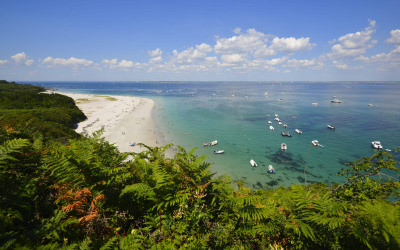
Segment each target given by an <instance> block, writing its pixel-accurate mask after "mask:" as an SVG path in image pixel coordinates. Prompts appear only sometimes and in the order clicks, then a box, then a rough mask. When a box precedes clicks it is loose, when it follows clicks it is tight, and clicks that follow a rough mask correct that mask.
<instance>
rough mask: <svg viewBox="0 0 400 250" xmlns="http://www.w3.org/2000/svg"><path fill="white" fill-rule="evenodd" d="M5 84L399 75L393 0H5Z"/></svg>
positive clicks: (1, 25)
mask: <svg viewBox="0 0 400 250" xmlns="http://www.w3.org/2000/svg"><path fill="white" fill-rule="evenodd" d="M0 10H1V11H0V13H1V14H0V32H1V36H0V79H4V80H9V81H400V1H399V0H379V1H378V0H373V1H371V0H363V1H358V0H355V1H349V0H346V1H343V0H334V1H333V0H322V1H321V0H318V1H298V0H297V1H291V0H287V1H285V0H283V1H282V0H274V1H271V0H246V1H244V0H230V1H225V0H213V1H209V0H202V1H197V0H193V1H189V0H169V1H165V0H163V1H161V0H157V1H155V0H146V1H135V0H130V1H128V0H125V1H124V0H113V1H111V0H110V1H104V0H96V1H94V0H57V1H54V0H49V1H44V0H43V1H42V0H36V1H31V0H19V1H12V0H2V1H1V2H0Z"/></svg>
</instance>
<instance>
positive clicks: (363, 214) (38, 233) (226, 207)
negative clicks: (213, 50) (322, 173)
mask: <svg viewBox="0 0 400 250" xmlns="http://www.w3.org/2000/svg"><path fill="white" fill-rule="evenodd" d="M38 116H39V115H38ZM50 117H51V115H50ZM20 121H21V120H18V121H17V122H20ZM52 122H54V123H55V124H59V126H65V125H61V124H64V121H62V120H52ZM16 128H22V129H23V130H24V131H25V132H21V131H19V130H17V129H16ZM26 131H29V130H28V129H27V128H26V126H25V127H24V126H22V125H21V124H20V123H16V124H15V126H13V127H10V126H1V127H0V139H1V141H0V142H1V143H0V188H1V192H0V248H6V249H7V248H10V249H11V248H24V247H25V248H29V249H36V248H38V249H55V248H71V249H77V248H79V249H148V248H153V249H177V248H185V249H225V248H228V249H283V248H288V249H342V248H344V249H368V248H371V249H378V248H379V249H398V248H400V238H399V235H400V223H399V221H400V206H399V203H398V198H399V197H398V195H397V193H396V192H397V191H398V190H399V178H398V175H396V174H397V172H398V168H397V166H398V164H399V163H398V162H396V161H394V160H393V157H392V155H390V154H387V153H378V154H375V155H373V156H371V157H365V158H363V159H361V160H357V161H356V162H355V163H350V164H349V167H348V168H347V169H345V170H342V171H341V172H340V173H339V174H342V175H345V176H346V177H347V180H348V181H347V182H346V183H344V184H342V185H334V186H326V185H324V184H321V183H314V184H311V185H308V186H303V185H292V186H291V187H288V188H283V187H280V188H276V189H271V190H257V191H252V190H251V189H250V188H249V187H246V186H244V184H243V183H241V182H238V183H235V185H234V184H233V183H232V181H231V180H230V178H229V177H227V176H221V177H218V178H212V177H213V174H212V173H210V172H209V170H208V168H209V164H208V163H206V162H204V160H205V158H203V157H197V156H196V155H195V154H194V152H195V149H193V150H191V151H189V152H187V151H186V150H185V149H184V148H182V147H179V146H178V151H177V153H176V154H175V156H174V157H173V158H167V157H166V156H165V152H166V150H167V149H168V148H169V147H171V146H172V145H168V146H165V147H154V148H151V147H147V146H146V145H140V146H141V147H145V148H146V149H147V150H146V151H144V152H142V153H120V152H119V151H118V150H117V148H116V147H115V146H114V145H111V144H109V143H108V142H106V141H105V140H104V139H103V138H102V137H101V131H99V132H98V133H95V134H94V135H93V136H91V137H89V138H86V137H80V138H73V139H70V140H68V141H67V142H66V143H61V142H59V141H58V142H56V141H54V140H50V139H49V138H48V137H46V136H47V134H46V133H41V132H33V131H31V132H29V133H28V132H26ZM44 141H47V143H44Z"/></svg>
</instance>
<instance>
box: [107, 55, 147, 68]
mask: <svg viewBox="0 0 400 250" xmlns="http://www.w3.org/2000/svg"><path fill="white" fill-rule="evenodd" d="M101 62H102V63H103V65H105V66H106V67H108V68H110V69H121V70H129V69H133V68H140V66H141V64H140V63H134V62H132V61H129V60H126V59H122V60H121V61H118V59H116V58H114V59H103V60H102V61H101Z"/></svg>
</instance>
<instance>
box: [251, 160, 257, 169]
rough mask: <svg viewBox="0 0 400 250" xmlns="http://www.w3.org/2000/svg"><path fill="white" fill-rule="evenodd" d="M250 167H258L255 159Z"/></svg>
mask: <svg viewBox="0 0 400 250" xmlns="http://www.w3.org/2000/svg"><path fill="white" fill-rule="evenodd" d="M250 165H251V166H252V167H257V163H256V162H255V161H254V160H253V159H251V160H250Z"/></svg>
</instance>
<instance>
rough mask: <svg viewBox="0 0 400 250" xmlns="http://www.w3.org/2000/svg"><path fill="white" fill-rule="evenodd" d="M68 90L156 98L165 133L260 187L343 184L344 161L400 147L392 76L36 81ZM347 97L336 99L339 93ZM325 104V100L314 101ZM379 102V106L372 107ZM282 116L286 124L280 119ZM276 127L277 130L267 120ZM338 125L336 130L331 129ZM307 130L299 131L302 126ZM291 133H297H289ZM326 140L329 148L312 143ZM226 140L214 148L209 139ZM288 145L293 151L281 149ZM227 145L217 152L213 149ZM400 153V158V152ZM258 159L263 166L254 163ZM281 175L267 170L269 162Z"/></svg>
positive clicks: (399, 87)
mask: <svg viewBox="0 0 400 250" xmlns="http://www.w3.org/2000/svg"><path fill="white" fill-rule="evenodd" d="M35 84H39V85H42V86H45V87H53V88H58V89H60V90H63V91H71V92H79V93H94V94H113V95H135V96H144V97H149V98H152V99H154V100H155V101H156V112H155V113H154V116H155V117H154V118H155V120H156V122H157V124H158V128H159V129H158V136H159V139H161V140H163V141H165V142H172V143H174V144H178V145H182V146H184V147H185V148H186V149H187V150H190V149H192V148H194V147H197V148H198V149H197V150H196V154H198V155H208V156H209V157H208V158H207V159H206V161H208V162H210V163H212V166H211V168H210V170H211V171H212V172H216V173H217V174H216V175H221V174H228V175H230V176H231V177H232V179H233V180H242V181H244V182H245V183H247V184H248V185H249V186H252V187H253V188H269V187H276V186H280V185H285V186H287V185H290V184H293V183H304V167H305V161H307V163H306V167H307V181H308V182H317V181H319V182H324V183H332V182H343V179H342V178H343V177H339V176H337V175H336V173H337V172H338V171H339V170H340V169H341V168H343V167H345V165H344V163H346V162H349V161H355V159H358V158H361V157H363V156H370V155H371V154H373V153H374V149H373V148H372V147H371V141H374V140H379V141H381V143H382V145H383V147H384V149H391V150H393V149H394V148H396V147H398V146H400V143H399V142H400V125H399V124H400V108H399V107H400V98H399V96H400V83H399V82H395V83H388V82H383V83H382V82H368V83H367V82H361V83H360V82H323V83H302V82H294V83H259V82H233V83H232V82H189V83H184V82H175V83H174V82H100V83H99V82H72V83H71V82H45V83H42V82H41V83H39V82H35ZM334 95H335V96H337V97H338V98H339V99H341V100H342V101H343V102H342V103H340V104H334V103H331V102H330V100H331V99H332V96H334ZM315 102H316V103H318V105H317V106H315V105H312V103H315ZM368 104H372V106H370V105H368ZM274 114H278V115H279V118H280V119H281V120H282V121H283V123H286V124H287V125H288V127H287V128H286V129H285V128H283V127H282V126H280V125H278V123H277V122H276V121H273V119H274ZM268 120H271V121H272V122H273V124H272V126H274V127H275V131H270V130H269V128H268V127H269V124H267V121H268ZM327 124H334V125H335V126H336V129H335V130H330V129H328V128H327V126H326V125H327ZM296 128H298V129H300V130H302V131H303V134H301V135H299V134H296V133H295V132H294V130H295V129H296ZM281 131H289V132H290V133H291V134H292V135H293V136H292V137H290V138H289V137H282V136H281V134H280V133H281ZM314 139H316V140H318V141H319V142H320V144H322V145H323V146H324V147H318V148H317V147H312V146H311V141H312V140H314ZM213 140H218V145H217V146H214V147H203V146H202V145H203V142H206V141H213ZM283 142H284V143H286V144H287V146H288V150H287V151H285V152H283V151H281V150H280V144H281V143H283ZM216 149H220V150H222V149H223V150H225V154H221V155H215V154H213V153H212V152H213V150H216ZM396 157H398V156H396ZM250 159H254V160H255V161H256V162H257V164H258V167H256V168H253V167H251V166H250V163H249V160H250ZM270 164H271V165H273V166H274V168H275V169H276V172H277V173H276V174H267V167H268V165H270Z"/></svg>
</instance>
